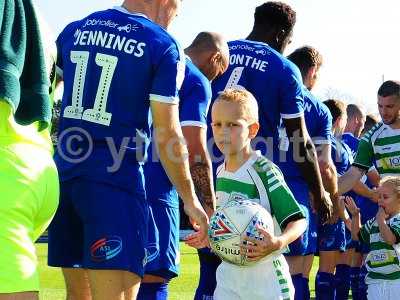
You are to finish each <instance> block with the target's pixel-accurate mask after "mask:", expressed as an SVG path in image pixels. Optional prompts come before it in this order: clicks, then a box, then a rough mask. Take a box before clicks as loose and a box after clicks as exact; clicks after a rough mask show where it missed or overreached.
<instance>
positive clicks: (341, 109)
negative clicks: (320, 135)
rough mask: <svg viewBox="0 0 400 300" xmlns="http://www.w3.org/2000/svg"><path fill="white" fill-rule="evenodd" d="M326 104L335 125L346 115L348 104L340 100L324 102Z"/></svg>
mask: <svg viewBox="0 0 400 300" xmlns="http://www.w3.org/2000/svg"><path fill="white" fill-rule="evenodd" d="M324 104H325V105H326V106H327V107H328V109H329V111H330V112H331V114H332V122H333V123H335V122H336V120H337V119H338V118H339V117H341V116H343V115H344V114H346V104H345V103H344V102H342V101H340V100H334V99H329V100H326V101H324Z"/></svg>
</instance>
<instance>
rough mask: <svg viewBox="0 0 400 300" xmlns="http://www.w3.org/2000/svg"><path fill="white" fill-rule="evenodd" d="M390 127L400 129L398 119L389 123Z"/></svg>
mask: <svg viewBox="0 0 400 300" xmlns="http://www.w3.org/2000/svg"><path fill="white" fill-rule="evenodd" d="M389 126H390V128H392V129H400V119H397V120H396V121H395V122H394V123H392V124H390V125H389Z"/></svg>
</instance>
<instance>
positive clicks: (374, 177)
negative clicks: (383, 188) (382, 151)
mask: <svg viewBox="0 0 400 300" xmlns="http://www.w3.org/2000/svg"><path fill="white" fill-rule="evenodd" d="M367 178H368V180H369V182H370V183H371V184H372V185H373V186H379V183H380V181H381V177H380V176H379V173H378V172H377V171H376V169H375V167H372V168H370V169H369V171H368V173H367Z"/></svg>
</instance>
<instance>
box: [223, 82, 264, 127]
mask: <svg viewBox="0 0 400 300" xmlns="http://www.w3.org/2000/svg"><path fill="white" fill-rule="evenodd" d="M217 101H226V102H230V103H236V104H238V105H239V106H240V110H241V112H242V113H243V116H244V118H245V119H246V121H248V122H250V123H258V104H257V100H256V98H254V96H253V94H252V93H250V92H249V91H247V90H245V89H226V90H224V91H222V92H221V93H219V95H218V98H217V100H216V102H217Z"/></svg>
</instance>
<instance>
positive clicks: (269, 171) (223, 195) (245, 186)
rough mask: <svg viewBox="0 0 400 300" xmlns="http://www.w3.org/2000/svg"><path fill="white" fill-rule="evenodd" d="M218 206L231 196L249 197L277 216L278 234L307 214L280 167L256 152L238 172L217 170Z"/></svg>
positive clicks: (223, 165)
mask: <svg viewBox="0 0 400 300" xmlns="http://www.w3.org/2000/svg"><path fill="white" fill-rule="evenodd" d="M216 197H217V208H218V207H221V206H223V205H225V204H226V203H227V202H228V201H229V200H231V199H234V198H236V199H247V200H251V201H254V202H256V203H258V204H260V205H261V206H263V207H264V208H265V209H266V210H267V211H268V212H269V213H270V214H271V216H272V217H273V219H274V225H275V228H274V230H275V231H274V232H275V235H277V236H278V235H279V234H280V233H281V232H282V229H284V228H285V227H286V225H287V224H288V223H289V222H291V221H294V220H298V219H301V218H304V214H303V212H302V210H301V208H300V206H299V204H298V203H297V201H296V200H295V198H294V196H293V194H292V192H291V191H290V189H289V188H288V186H287V185H286V183H285V181H284V178H283V175H282V173H281V171H280V170H279V168H278V167H277V166H276V165H275V164H273V163H272V162H271V161H270V160H268V159H267V158H265V157H263V156H262V155H261V154H260V152H259V151H257V152H255V153H254V155H252V157H250V158H249V159H248V161H246V162H245V163H244V164H243V165H242V166H241V167H240V168H239V169H238V170H237V171H236V172H233V173H232V172H229V171H226V170H225V164H224V163H223V164H222V165H220V166H219V167H218V169H217V182H216Z"/></svg>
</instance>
